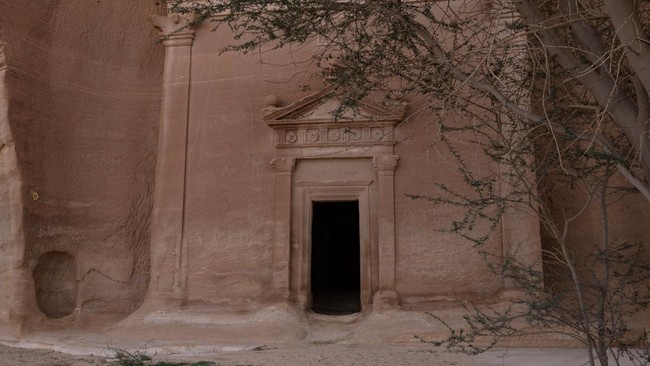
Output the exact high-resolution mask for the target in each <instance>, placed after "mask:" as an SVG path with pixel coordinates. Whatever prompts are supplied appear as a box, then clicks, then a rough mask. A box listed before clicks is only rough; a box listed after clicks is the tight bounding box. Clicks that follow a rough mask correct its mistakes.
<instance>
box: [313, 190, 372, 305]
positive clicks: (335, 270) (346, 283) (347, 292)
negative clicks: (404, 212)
mask: <svg viewBox="0 0 650 366" xmlns="http://www.w3.org/2000/svg"><path fill="white" fill-rule="evenodd" d="M312 212H313V213H312V225H311V246H312V247H311V266H310V267H311V295H312V311H314V312H315V313H318V314H325V315H346V314H353V313H358V312H360V311H361V266H360V263H361V257H360V240H359V201H321V202H319V201H315V202H313V206H312Z"/></svg>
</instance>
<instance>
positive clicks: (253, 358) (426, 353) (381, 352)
mask: <svg viewBox="0 0 650 366" xmlns="http://www.w3.org/2000/svg"><path fill="white" fill-rule="evenodd" d="M585 356H586V355H585V352H584V350H581V349H549V348H544V349H526V348H514V349H499V350H494V351H490V352H487V353H485V354H482V355H479V356H474V357H469V356H465V355H457V354H451V353H448V352H446V351H444V349H440V348H436V347H432V346H429V345H405V346H399V345H365V346H358V345H357V346H345V345H320V346H309V347H302V348H283V349H280V348H268V349H258V350H247V351H237V352H222V353H211V354H201V355H182V354H180V355H173V356H170V355H167V356H161V357H158V356H155V355H154V357H153V361H154V362H158V361H161V360H165V361H175V362H197V361H211V362H214V363H215V364H216V365H219V366H236V365H238V366H249V365H250V366H253V365H255V366H257V365H259V366H293V365H296V366H316V365H318V366H330V365H331V366H345V365H359V366H361V365H368V366H370V365H373V366H375V365H376V366H389V365H390V366H396V365H405V366H408V365H432V366H438V365H440V366H565V365H566V366H574V365H575V366H579V365H584V364H585V361H586V360H585ZM110 364H111V362H110V360H108V359H107V358H106V356H105V355H104V356H73V355H68V354H64V353H59V352H55V351H47V350H38V349H24V348H12V347H7V346H1V345H0V365H2V366H4V365H7V366H15V365H25V366H32V365H33V366H88V365H110ZM622 365H632V363H629V362H625V361H624V362H623V363H622Z"/></svg>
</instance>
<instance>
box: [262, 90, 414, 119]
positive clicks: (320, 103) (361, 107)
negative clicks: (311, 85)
mask: <svg viewBox="0 0 650 366" xmlns="http://www.w3.org/2000/svg"><path fill="white" fill-rule="evenodd" d="M341 110H342V108H341V99H340V98H339V97H338V96H337V95H336V94H335V93H334V90H333V88H332V87H325V88H323V89H321V90H319V91H317V92H316V93H313V94H311V95H308V96H307V97H305V98H302V99H300V100H298V101H297V102H295V103H292V104H290V105H288V106H285V107H269V108H267V109H266V110H265V112H266V114H265V116H264V120H265V121H266V123H268V124H269V125H270V126H276V125H286V124H301V123H328V122H329V123H333V122H336V123H345V122H348V123H349V122H352V123H359V122H393V123H395V124H396V123H398V122H399V121H401V120H402V118H403V116H404V112H405V108H404V107H403V106H397V107H394V108H387V107H385V106H383V105H379V104H377V103H373V102H371V101H368V100H361V101H360V102H359V104H358V107H357V108H354V109H352V108H348V109H343V112H342V113H341Z"/></svg>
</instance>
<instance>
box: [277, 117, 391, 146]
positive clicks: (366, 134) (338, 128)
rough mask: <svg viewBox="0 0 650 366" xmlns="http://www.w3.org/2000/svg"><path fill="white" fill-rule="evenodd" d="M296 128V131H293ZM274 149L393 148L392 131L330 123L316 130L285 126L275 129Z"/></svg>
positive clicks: (308, 127) (369, 126)
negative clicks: (321, 147)
mask: <svg viewBox="0 0 650 366" xmlns="http://www.w3.org/2000/svg"><path fill="white" fill-rule="evenodd" d="M296 127H297V128H296ZM275 141H276V143H277V147H278V148H286V147H308V146H344V145H351V144H354V145H394V144H395V142H396V141H395V128H394V127H393V126H392V125H388V124H384V125H377V124H365V125H359V124H347V123H345V122H333V123H332V124H323V125H320V126H310V125H307V124H305V125H302V126H286V127H279V128H276V129H275Z"/></svg>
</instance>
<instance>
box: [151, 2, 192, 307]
mask: <svg viewBox="0 0 650 366" xmlns="http://www.w3.org/2000/svg"><path fill="white" fill-rule="evenodd" d="M150 20H151V22H152V23H153V25H154V27H155V28H156V29H157V30H158V31H159V32H160V33H161V39H162V40H163V42H162V43H163V45H164V46H165V65H164V70H163V80H162V99H161V113H160V127H159V132H158V152H157V159H156V177H155V182H154V184H155V189H154V197H153V201H154V204H153V212H152V216H151V284H150V286H149V292H148V294H147V301H149V303H152V304H156V305H158V304H164V303H165V302H168V301H173V302H182V301H184V300H185V299H186V297H187V278H188V272H187V267H188V263H187V261H188V258H187V250H188V248H187V238H186V237H185V236H184V235H183V233H184V232H185V230H184V227H185V219H184V218H185V183H186V177H185V174H186V171H187V164H188V162H187V135H188V128H189V124H188V122H189V121H188V112H189V105H190V74H191V69H192V42H193V40H194V30H193V29H191V28H190V27H185V26H187V25H188V22H189V21H190V18H188V17H185V16H181V15H178V14H171V15H168V16H152V17H150ZM183 27H185V28H183Z"/></svg>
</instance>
